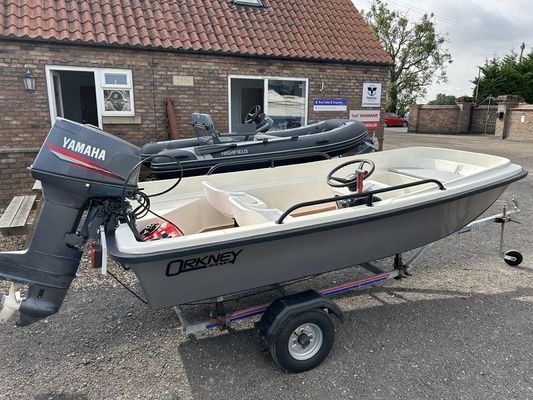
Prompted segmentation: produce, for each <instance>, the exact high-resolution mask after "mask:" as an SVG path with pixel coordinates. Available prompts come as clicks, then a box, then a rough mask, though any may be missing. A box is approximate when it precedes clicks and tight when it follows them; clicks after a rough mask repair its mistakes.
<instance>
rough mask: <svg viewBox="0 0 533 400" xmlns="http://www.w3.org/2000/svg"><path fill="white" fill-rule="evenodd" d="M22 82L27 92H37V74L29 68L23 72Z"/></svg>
mask: <svg viewBox="0 0 533 400" xmlns="http://www.w3.org/2000/svg"><path fill="white" fill-rule="evenodd" d="M22 82H23V83H24V89H26V91H27V92H30V93H31V92H35V76H33V74H32V73H31V71H30V70H29V69H28V70H26V71H25V72H24V73H23V74H22Z"/></svg>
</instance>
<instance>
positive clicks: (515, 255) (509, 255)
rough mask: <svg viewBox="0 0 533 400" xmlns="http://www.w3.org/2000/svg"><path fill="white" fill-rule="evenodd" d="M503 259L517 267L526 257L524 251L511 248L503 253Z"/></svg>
mask: <svg viewBox="0 0 533 400" xmlns="http://www.w3.org/2000/svg"><path fill="white" fill-rule="evenodd" d="M503 261H505V262H506V263H507V265H510V266H511V267H517V266H519V265H520V264H522V261H524V257H523V256H522V253H520V252H518V251H516V250H509V251H506V252H505V254H504V255H503Z"/></svg>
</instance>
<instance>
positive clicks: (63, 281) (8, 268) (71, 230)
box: [0, 119, 141, 326]
mask: <svg viewBox="0 0 533 400" xmlns="http://www.w3.org/2000/svg"><path fill="white" fill-rule="evenodd" d="M140 161H141V151H140V149H139V148H138V147H136V146H134V145H132V144H130V143H128V142H126V141H124V140H122V139H119V138H117V137H114V136H112V135H110V134H108V133H106V132H103V131H101V130H99V129H97V128H94V127H90V126H87V125H81V124H78V123H76V122H72V121H68V120H64V119H58V120H57V121H56V123H55V124H54V126H53V127H52V129H51V130H50V132H49V133H48V136H47V138H46V140H45V141H44V143H43V145H42V147H41V150H40V151H39V154H37V157H36V159H35V161H34V163H33V165H32V166H31V168H30V170H31V174H32V176H33V177H34V178H35V179H38V180H40V181H41V183H42V188H43V197H42V200H41V201H42V202H43V204H42V207H41V210H40V213H39V215H38V216H37V218H36V226H35V230H34V233H33V236H32V238H31V241H30V243H29V246H28V248H27V249H26V250H24V251H14V252H3V253H0V279H3V280H8V281H12V282H17V283H22V284H27V285H29V287H28V291H27V295H26V297H25V298H24V299H21V298H20V295H18V296H17V294H16V293H15V292H14V291H13V290H10V293H9V295H7V296H1V297H0V306H2V307H0V308H3V309H2V311H0V322H4V321H5V320H6V319H7V318H9V317H10V316H11V314H13V313H14V312H15V310H16V309H18V310H19V311H20V319H19V321H18V325H21V326H24V325H29V324H31V323H33V322H36V321H38V320H40V319H42V318H45V317H47V316H49V315H52V314H54V313H56V312H57V311H58V310H59V307H60V306H61V304H62V302H63V299H64V298H65V295H66V293H67V291H68V288H69V286H70V283H71V282H72V280H73V279H74V277H75V276H76V271H77V269H78V265H79V263H80V259H81V256H82V254H83V251H82V247H83V245H84V244H85V242H86V241H87V239H89V238H90V237H93V238H94V237H96V235H97V231H98V228H99V226H100V225H102V224H106V223H107V222H109V219H110V217H111V216H116V217H117V218H119V217H120V210H121V204H122V195H123V189H124V186H125V185H124V184H125V180H126V179H127V177H128V175H130V172H132V171H133V169H134V168H135V167H136V165H137V164H138V163H139V162H140ZM138 175H139V171H138V170H137V171H136V172H135V173H132V174H131V178H130V180H129V182H128V184H127V185H126V188H127V192H129V193H131V192H132V191H133V190H135V189H136V187H137V181H138ZM86 210H88V211H87V214H86V216H85V218H84V223H83V225H82V226H80V224H81V221H82V217H83V215H84V212H85V211H86Z"/></svg>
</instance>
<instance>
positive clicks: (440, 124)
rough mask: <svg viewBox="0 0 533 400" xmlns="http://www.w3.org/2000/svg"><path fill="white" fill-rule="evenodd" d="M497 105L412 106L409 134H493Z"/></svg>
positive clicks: (464, 103)
mask: <svg viewBox="0 0 533 400" xmlns="http://www.w3.org/2000/svg"><path fill="white" fill-rule="evenodd" d="M497 109H498V106H497V105H491V106H488V105H480V106H474V105H473V103H472V102H469V101H465V102H460V103H459V104H457V105H427V104H424V105H421V104H416V105H412V106H411V107H410V109H409V132H412V133H485V126H486V127H487V129H486V133H487V134H492V135H493V134H494V131H495V126H496V117H497V116H496V110H497Z"/></svg>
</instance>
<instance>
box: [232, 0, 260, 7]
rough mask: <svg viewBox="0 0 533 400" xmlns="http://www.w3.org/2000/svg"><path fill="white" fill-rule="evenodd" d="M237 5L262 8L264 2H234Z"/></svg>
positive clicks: (252, 0) (245, 0) (238, 0)
mask: <svg viewBox="0 0 533 400" xmlns="http://www.w3.org/2000/svg"><path fill="white" fill-rule="evenodd" d="M233 2H234V3H235V4H241V5H244V6H257V7H261V6H262V5H263V2H262V1H261V0H234V1H233Z"/></svg>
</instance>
